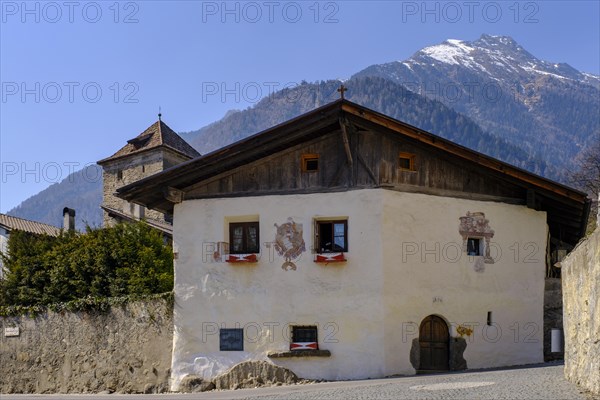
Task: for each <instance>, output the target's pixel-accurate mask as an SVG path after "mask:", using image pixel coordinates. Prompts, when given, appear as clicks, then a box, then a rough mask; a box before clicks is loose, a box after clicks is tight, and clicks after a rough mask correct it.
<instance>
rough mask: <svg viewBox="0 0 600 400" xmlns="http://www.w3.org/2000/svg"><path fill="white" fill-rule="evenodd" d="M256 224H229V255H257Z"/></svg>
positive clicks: (257, 237)
mask: <svg viewBox="0 0 600 400" xmlns="http://www.w3.org/2000/svg"><path fill="white" fill-rule="evenodd" d="M259 243H260V241H259V232H258V222H230V223H229V253H230V254H248V253H259V252H260V251H259Z"/></svg>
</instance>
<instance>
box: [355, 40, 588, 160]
mask: <svg viewBox="0 0 600 400" xmlns="http://www.w3.org/2000/svg"><path fill="white" fill-rule="evenodd" d="M365 76H377V77H381V78H384V79H387V80H390V81H393V82H396V83H399V84H401V85H403V86H406V87H408V88H409V89H411V90H413V91H415V92H416V93H421V94H423V95H425V96H427V97H428V98H431V99H436V100H439V101H440V102H442V103H444V104H445V105H447V106H448V107H451V108H453V109H454V110H456V111H458V112H460V113H463V114H465V115H466V116H468V117H470V118H471V119H473V120H474V121H475V122H476V123H478V124H479V125H480V126H481V127H482V128H483V129H485V130H486V131H488V132H492V133H493V134H494V135H497V136H500V137H502V138H503V139H505V140H506V141H508V142H510V143H512V144H514V145H516V146H519V147H521V148H523V149H525V150H526V151H527V152H528V153H530V154H533V155H534V157H537V158H542V159H544V160H547V161H548V162H552V164H554V165H556V166H558V167H563V168H564V167H567V168H572V167H573V159H574V158H575V157H576V155H577V154H579V153H580V152H581V151H582V150H583V149H585V148H586V147H587V146H589V145H590V144H591V143H592V139H593V138H594V137H595V136H598V135H599V134H600V118H599V112H600V111H599V100H600V89H599V88H600V77H598V76H595V75H592V74H586V73H582V72H579V71H577V70H576V69H575V68H573V67H571V66H569V65H568V64H564V63H561V64H557V63H550V62H547V61H542V60H539V59H538V58H536V57H534V56H533V55H531V54H530V53H529V52H527V51H526V50H525V49H523V47H521V46H520V45H519V44H518V43H516V42H515V41H514V40H513V39H512V38H510V37H506V36H489V35H482V36H481V38H480V39H478V40H476V41H474V42H467V41H460V40H447V41H446V42H444V43H442V44H439V45H436V46H431V47H427V48H424V49H422V50H420V51H418V52H417V53H415V54H414V55H413V56H412V57H410V58H409V59H407V60H405V61H396V62H391V63H387V64H380V65H373V66H370V67H368V68H366V69H364V70H363V71H360V72H359V73H357V74H355V75H354V77H365Z"/></svg>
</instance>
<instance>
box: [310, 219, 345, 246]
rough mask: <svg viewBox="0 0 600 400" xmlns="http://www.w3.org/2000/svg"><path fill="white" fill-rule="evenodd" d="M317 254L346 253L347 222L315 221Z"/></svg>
mask: <svg viewBox="0 0 600 400" xmlns="http://www.w3.org/2000/svg"><path fill="white" fill-rule="evenodd" d="M316 231H317V232H316V234H317V237H316V240H315V243H316V244H317V253H344V252H347V251H348V221H347V220H342V221H317V229H316Z"/></svg>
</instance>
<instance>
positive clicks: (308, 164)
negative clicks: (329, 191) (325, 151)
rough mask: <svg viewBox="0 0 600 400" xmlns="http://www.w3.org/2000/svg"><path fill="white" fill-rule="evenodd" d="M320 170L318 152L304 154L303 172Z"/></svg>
mask: <svg viewBox="0 0 600 400" xmlns="http://www.w3.org/2000/svg"><path fill="white" fill-rule="evenodd" d="M318 170H319V155H318V154H302V172H317V171H318Z"/></svg>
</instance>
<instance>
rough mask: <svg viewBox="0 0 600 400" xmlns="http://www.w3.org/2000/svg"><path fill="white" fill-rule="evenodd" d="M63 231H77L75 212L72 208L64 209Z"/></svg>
mask: <svg viewBox="0 0 600 400" xmlns="http://www.w3.org/2000/svg"><path fill="white" fill-rule="evenodd" d="M63 230H65V231H68V232H72V231H74V230H75V210H73V209H72V208H69V207H65V208H63Z"/></svg>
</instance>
